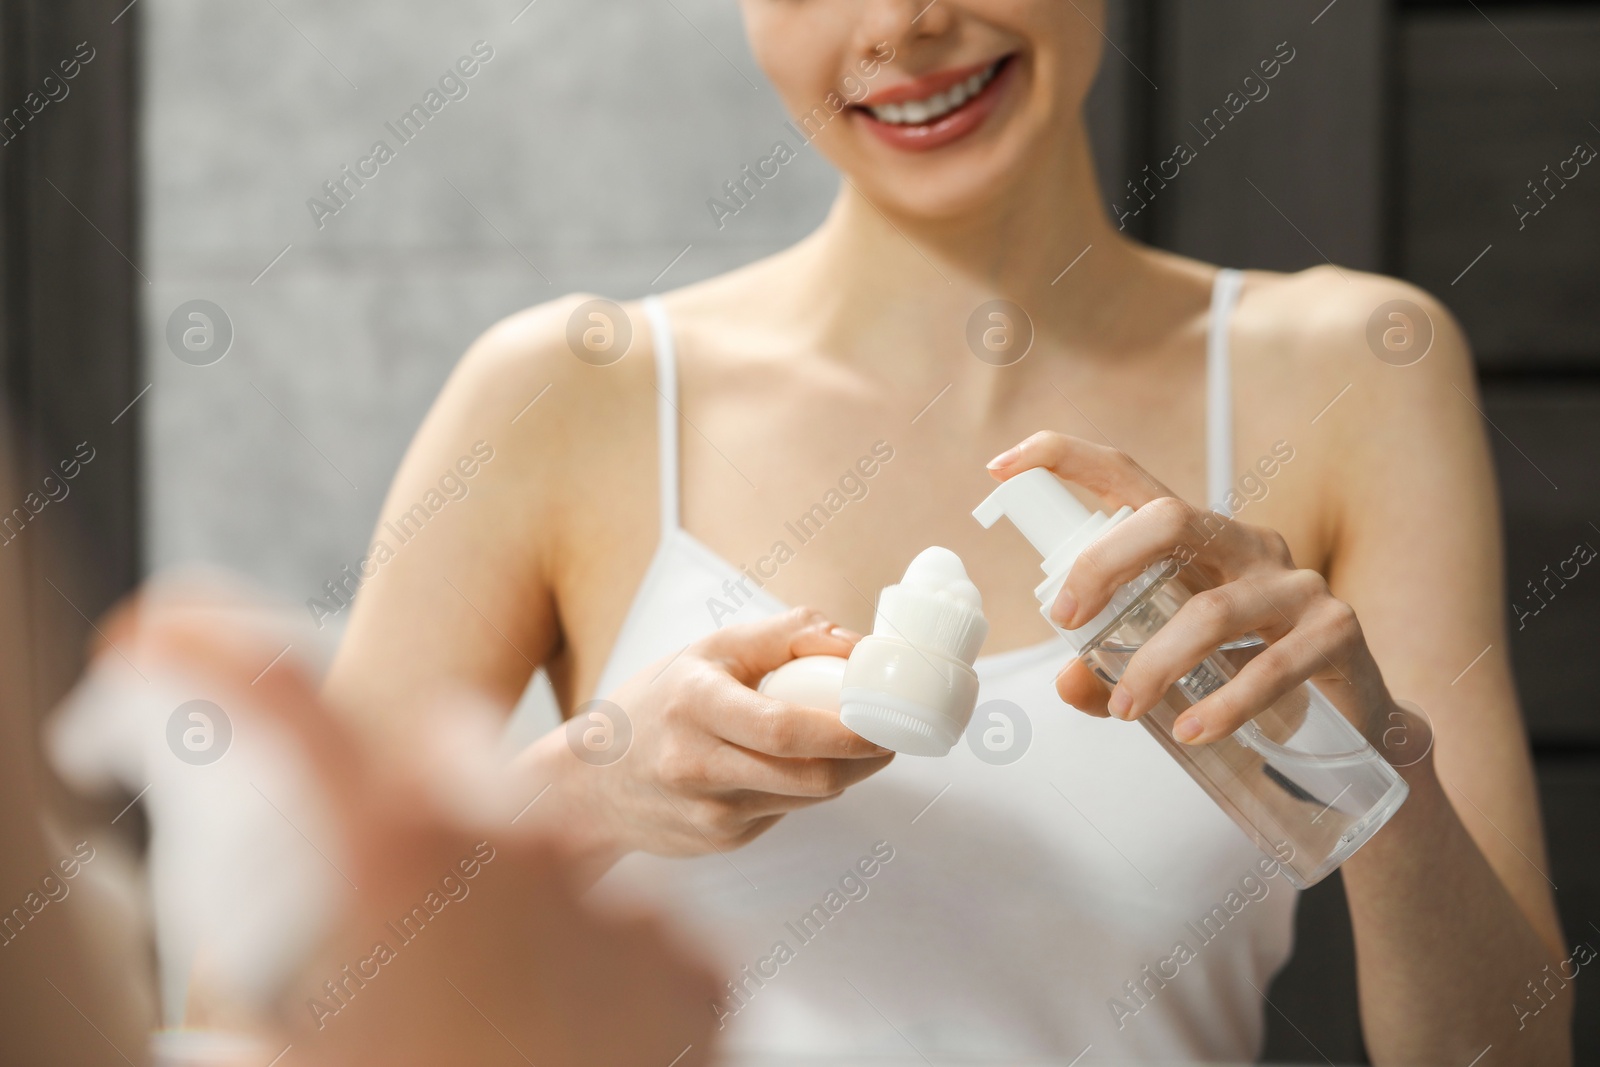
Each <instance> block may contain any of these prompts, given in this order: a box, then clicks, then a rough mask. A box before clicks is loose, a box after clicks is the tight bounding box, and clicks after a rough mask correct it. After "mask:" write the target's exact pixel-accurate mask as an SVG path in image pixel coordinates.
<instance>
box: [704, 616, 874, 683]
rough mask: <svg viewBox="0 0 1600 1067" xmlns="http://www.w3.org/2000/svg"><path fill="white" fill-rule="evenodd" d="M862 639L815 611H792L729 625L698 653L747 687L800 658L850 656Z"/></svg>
mask: <svg viewBox="0 0 1600 1067" xmlns="http://www.w3.org/2000/svg"><path fill="white" fill-rule="evenodd" d="M859 640H861V636H860V635H859V634H856V633H852V632H851V631H849V630H846V629H844V628H843V627H840V626H835V625H834V624H833V622H832V620H830V619H829V618H828V617H827V616H826V615H823V614H822V613H821V612H820V611H815V610H813V609H811V608H791V609H789V610H788V611H786V612H784V613H783V614H782V615H775V616H773V617H772V618H770V619H762V620H760V621H759V622H746V623H739V624H737V625H735V626H725V627H723V628H722V629H720V630H718V631H717V632H716V633H714V634H712V635H711V636H710V637H707V638H705V639H703V640H702V641H700V642H699V643H698V646H697V651H698V652H699V653H700V654H701V655H702V656H704V657H705V658H707V659H710V660H715V661H716V662H718V663H720V664H721V665H722V667H723V669H724V670H726V671H727V672H728V673H729V674H730V675H732V676H733V677H734V678H736V679H738V680H739V681H740V682H741V683H743V684H744V685H747V686H751V687H754V686H755V684H756V683H757V682H759V681H761V679H762V678H763V677H764V676H765V675H766V674H768V673H769V672H771V671H775V670H777V669H778V668H779V667H781V666H783V665H784V664H785V663H788V662H789V661H790V660H792V659H794V658H796V657H797V656H848V655H849V654H850V650H851V649H853V648H854V647H855V645H856V642H857V641H859Z"/></svg>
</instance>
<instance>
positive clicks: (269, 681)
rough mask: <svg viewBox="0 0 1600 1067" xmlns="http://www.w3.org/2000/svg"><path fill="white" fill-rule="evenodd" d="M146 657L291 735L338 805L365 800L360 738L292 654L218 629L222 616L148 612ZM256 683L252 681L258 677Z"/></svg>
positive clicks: (143, 641)
mask: <svg viewBox="0 0 1600 1067" xmlns="http://www.w3.org/2000/svg"><path fill="white" fill-rule="evenodd" d="M138 627H139V633H138V639H139V648H140V652H141V653H143V654H144V655H145V656H148V657H149V658H150V659H152V660H154V661H156V662H158V663H165V664H167V665H168V666H170V667H171V668H173V669H176V670H179V671H182V672H183V673H184V674H185V675H187V676H190V677H193V678H196V679H197V680H201V681H204V682H208V683H210V684H212V685H215V686H216V687H217V688H218V690H219V693H218V696H219V697H221V698H222V699H225V700H227V701H228V703H229V704H230V706H231V707H235V708H240V709H242V710H245V711H247V712H254V713H256V714H258V715H259V716H261V717H262V718H263V719H267V720H270V721H272V722H274V723H276V724H277V725H278V726H279V727H281V728H282V729H284V730H287V731H288V732H289V734H290V735H291V736H292V737H293V738H294V740H295V742H296V743H297V744H298V746H299V748H300V750H301V752H302V753H303V754H304V756H305V758H306V759H307V760H309V761H310V763H311V765H312V768H313V770H314V772H315V774H316V777H317V779H318V780H319V781H320V782H321V783H322V784H323V785H324V787H326V788H327V790H328V794H329V797H330V799H331V800H333V801H334V802H335V803H336V804H339V805H340V806H341V807H348V806H349V805H351V804H354V803H357V802H358V801H359V800H360V794H359V786H358V778H359V774H358V772H357V768H360V767H362V766H363V765H364V762H365V761H364V760H362V759H361V758H360V753H359V751H358V745H357V742H356V739H355V736H354V735H353V734H352V733H351V732H350V730H349V729H348V728H347V727H346V726H345V725H344V724H343V723H341V722H340V721H339V720H338V718H337V717H336V716H334V715H333V714H331V713H330V712H329V711H328V710H327V708H326V706H325V705H324V704H323V702H322V700H321V697H320V695H319V694H318V692H317V688H316V685H315V683H314V682H313V681H312V679H311V678H310V676H309V675H308V674H306V673H305V672H304V671H303V670H301V669H300V666H299V664H298V662H297V661H296V660H295V659H294V658H293V657H284V658H283V660H282V661H281V662H277V663H275V664H274V665H273V667H272V669H271V670H270V671H267V672H265V673H263V672H262V667H264V666H266V665H267V664H268V663H269V662H271V661H272V660H273V657H274V656H275V655H281V654H282V653H281V650H280V649H277V648H273V647H272V646H271V645H270V644H263V643H262V642H261V641H260V640H259V639H258V638H257V636H256V635H253V634H250V633H248V632H245V631H241V630H238V629H234V628H230V627H228V626H223V625H218V623H217V620H216V619H215V618H207V617H203V616H198V615H187V614H186V615H173V614H169V613H163V612H152V611H145V612H142V613H141V614H140V615H139V616H138ZM252 679H253V680H252Z"/></svg>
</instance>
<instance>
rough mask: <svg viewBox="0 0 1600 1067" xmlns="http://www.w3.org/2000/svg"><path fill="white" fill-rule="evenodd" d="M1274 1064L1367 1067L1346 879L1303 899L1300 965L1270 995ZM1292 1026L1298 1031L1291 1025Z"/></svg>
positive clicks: (1269, 1051) (1297, 931) (1297, 944)
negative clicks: (1357, 1065) (1331, 1064)
mask: <svg viewBox="0 0 1600 1067" xmlns="http://www.w3.org/2000/svg"><path fill="white" fill-rule="evenodd" d="M1267 997H1268V998H1269V999H1270V1000H1271V1002H1272V1004H1271V1006H1269V1007H1268V1008H1267V1041H1266V1047H1265V1050H1264V1051H1263V1053H1262V1057H1261V1058H1262V1059H1263V1060H1265V1061H1267V1062H1271V1063H1327V1062H1330V1061H1331V1062H1333V1063H1338V1064H1361V1063H1366V1062H1367V1056H1366V1047H1365V1045H1364V1044H1363V1043H1362V1040H1361V1009H1360V1006H1359V1005H1358V1004H1357V1003H1356V946H1355V937H1354V936H1353V935H1352V933H1351V931H1350V909H1349V906H1348V905H1347V904H1346V903H1345V896H1344V878H1343V877H1342V876H1341V875H1337V874H1335V875H1333V876H1332V877H1330V878H1327V879H1324V880H1323V881H1322V882H1319V883H1318V884H1316V885H1314V886H1312V887H1311V888H1310V889H1308V890H1306V891H1305V892H1304V893H1301V894H1300V905H1299V910H1298V911H1297V912H1296V913H1295V922H1294V959H1292V960H1291V961H1290V962H1289V965H1288V966H1287V967H1285V968H1284V969H1283V971H1282V972H1281V973H1280V974H1279V975H1278V977H1277V979H1276V980H1275V981H1274V982H1273V983H1272V986H1271V988H1270V989H1268V990H1267ZM1291 1023H1292V1025H1291Z"/></svg>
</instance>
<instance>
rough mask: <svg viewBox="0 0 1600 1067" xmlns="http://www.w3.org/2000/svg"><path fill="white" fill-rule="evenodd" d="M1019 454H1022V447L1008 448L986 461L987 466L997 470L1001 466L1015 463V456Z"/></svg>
mask: <svg viewBox="0 0 1600 1067" xmlns="http://www.w3.org/2000/svg"><path fill="white" fill-rule="evenodd" d="M1020 455H1022V449H1020V448H1008V449H1006V450H1005V451H1004V452H1002V453H1000V454H999V455H998V456H996V457H994V458H993V459H991V460H990V461H989V462H988V464H987V466H988V468H989V469H990V470H992V471H997V470H999V469H1000V468H1001V467H1008V466H1010V465H1011V464H1013V463H1015V462H1016V461H1017V457H1018V456H1020Z"/></svg>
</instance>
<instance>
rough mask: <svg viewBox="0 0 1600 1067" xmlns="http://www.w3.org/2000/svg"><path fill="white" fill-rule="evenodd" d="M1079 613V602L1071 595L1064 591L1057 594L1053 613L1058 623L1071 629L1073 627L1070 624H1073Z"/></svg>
mask: <svg viewBox="0 0 1600 1067" xmlns="http://www.w3.org/2000/svg"><path fill="white" fill-rule="evenodd" d="M1077 613H1078V601H1077V600H1076V599H1074V598H1073V595H1072V594H1071V593H1069V592H1067V591H1066V590H1065V589H1063V590H1061V592H1059V593H1057V594H1056V606H1055V610H1054V611H1052V612H1051V614H1052V616H1054V618H1055V620H1056V622H1058V623H1060V624H1061V625H1062V626H1067V627H1068V628H1069V629H1070V628H1071V627H1070V626H1069V625H1068V624H1069V623H1071V622H1072V617H1073V616H1074V615H1076V614H1077Z"/></svg>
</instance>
